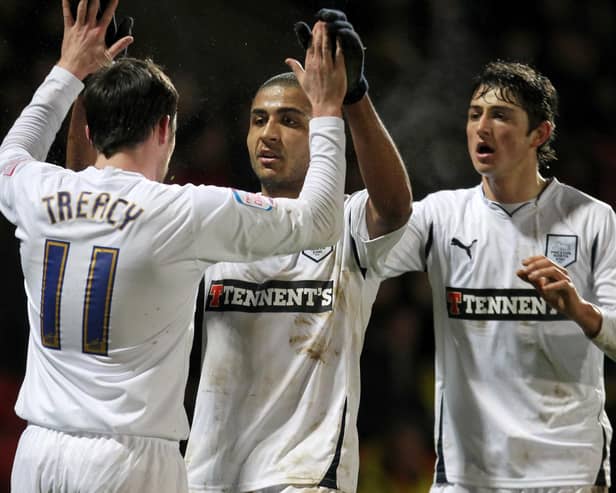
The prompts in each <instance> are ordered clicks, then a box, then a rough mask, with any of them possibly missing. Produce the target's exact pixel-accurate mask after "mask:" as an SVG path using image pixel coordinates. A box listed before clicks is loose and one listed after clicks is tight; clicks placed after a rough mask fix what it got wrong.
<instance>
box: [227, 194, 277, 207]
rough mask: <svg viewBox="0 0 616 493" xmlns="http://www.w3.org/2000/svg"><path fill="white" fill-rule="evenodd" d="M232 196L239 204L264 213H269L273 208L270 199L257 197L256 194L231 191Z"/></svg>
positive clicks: (263, 196)
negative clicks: (261, 210)
mask: <svg viewBox="0 0 616 493" xmlns="http://www.w3.org/2000/svg"><path fill="white" fill-rule="evenodd" d="M233 196H234V197H235V200H237V201H238V202H239V203H240V204H243V205H247V206H249V207H256V208H257V209H263V210H264V211H270V210H272V208H273V207H274V202H273V200H272V199H271V198H270V197H266V196H265V195H259V194H258V193H251V192H244V191H243V190H236V189H233Z"/></svg>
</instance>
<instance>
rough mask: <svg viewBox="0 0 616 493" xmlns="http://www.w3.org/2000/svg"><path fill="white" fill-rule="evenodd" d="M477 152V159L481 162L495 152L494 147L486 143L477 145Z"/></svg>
mask: <svg viewBox="0 0 616 493" xmlns="http://www.w3.org/2000/svg"><path fill="white" fill-rule="evenodd" d="M475 152H476V153H477V157H478V158H479V159H480V160H481V159H486V158H489V157H491V156H492V155H493V154H494V152H495V151H494V148H493V147H491V146H489V145H488V144H486V143H484V142H480V143H479V144H477V147H475Z"/></svg>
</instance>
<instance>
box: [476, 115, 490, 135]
mask: <svg viewBox="0 0 616 493" xmlns="http://www.w3.org/2000/svg"><path fill="white" fill-rule="evenodd" d="M477 133H478V134H479V135H480V136H481V137H483V136H485V135H488V134H489V133H490V119H489V118H488V115H486V114H485V113H484V114H483V115H481V117H479V120H478V121H477Z"/></svg>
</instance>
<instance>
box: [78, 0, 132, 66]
mask: <svg viewBox="0 0 616 493" xmlns="http://www.w3.org/2000/svg"><path fill="white" fill-rule="evenodd" d="M108 4H109V0H100V5H99V8H98V13H97V14H96V18H97V19H100V18H101V16H102V15H103V12H104V11H105V9H106V8H107V5H108ZM70 5H71V13H72V14H73V19H75V18H76V17H77V6H78V5H79V0H71V1H70ZM134 23H135V21H134V19H133V18H132V17H124V18H123V19H122V22H120V24H118V23H117V22H116V16H115V14H114V16H113V18H112V19H111V22H110V23H109V26H108V27H107V32H106V33H105V44H106V45H107V47H109V46H111V45H113V44H114V43H115V42H116V41H118V40H119V39H122V38H123V37H124V36H130V35H132V34H133V24H134ZM123 55H126V50H124V53H123Z"/></svg>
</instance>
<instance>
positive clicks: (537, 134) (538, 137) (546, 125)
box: [531, 120, 554, 149]
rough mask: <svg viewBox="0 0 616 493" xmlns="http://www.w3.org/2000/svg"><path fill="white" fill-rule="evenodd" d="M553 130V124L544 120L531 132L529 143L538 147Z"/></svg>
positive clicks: (546, 139)
mask: <svg viewBox="0 0 616 493" xmlns="http://www.w3.org/2000/svg"><path fill="white" fill-rule="evenodd" d="M552 132H554V124H553V123H551V122H549V121H547V120H544V121H542V122H541V123H540V124H539V125H538V126H537V128H535V129H534V130H533V131H532V132H531V134H532V135H531V145H532V146H533V147H535V148H536V149H538V148H539V147H541V146H542V145H543V144H545V143H546V142H547V141H548V139H549V138H550V136H551V135H552Z"/></svg>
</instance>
